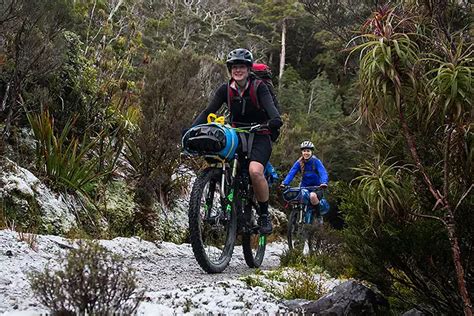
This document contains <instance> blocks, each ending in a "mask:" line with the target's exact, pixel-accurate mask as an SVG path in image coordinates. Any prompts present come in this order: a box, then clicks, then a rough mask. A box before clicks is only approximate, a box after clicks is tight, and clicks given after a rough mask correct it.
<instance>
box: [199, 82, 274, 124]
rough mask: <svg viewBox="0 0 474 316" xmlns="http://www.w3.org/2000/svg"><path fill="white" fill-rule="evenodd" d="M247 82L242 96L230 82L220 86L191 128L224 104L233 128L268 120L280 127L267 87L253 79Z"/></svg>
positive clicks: (202, 121) (203, 121)
mask: <svg viewBox="0 0 474 316" xmlns="http://www.w3.org/2000/svg"><path fill="white" fill-rule="evenodd" d="M249 80H250V82H249V84H248V86H247V88H246V89H245V91H243V93H242V96H240V94H239V92H238V91H237V90H236V89H234V88H232V87H231V81H229V82H228V83H225V84H223V85H221V86H220V87H219V88H218V89H217V90H216V92H215V94H214V97H213V98H212V100H211V102H209V104H208V106H207V107H206V109H204V111H202V112H201V113H200V114H199V115H198V117H197V118H196V119H195V120H194V122H193V126H195V125H198V124H203V123H205V122H206V119H207V116H208V115H209V114H210V113H216V112H217V111H218V110H219V109H220V108H221V107H222V105H223V104H224V103H226V104H227V106H228V108H229V111H230V122H231V124H232V125H234V126H238V125H251V124H263V123H267V122H268V121H270V120H271V121H272V125H273V126H278V127H279V126H281V118H280V113H279V112H278V110H277V108H276V107H275V104H274V103H273V97H272V95H271V93H270V91H269V90H268V87H267V86H266V85H265V84H261V82H260V80H257V79H255V78H253V77H250V78H249Z"/></svg>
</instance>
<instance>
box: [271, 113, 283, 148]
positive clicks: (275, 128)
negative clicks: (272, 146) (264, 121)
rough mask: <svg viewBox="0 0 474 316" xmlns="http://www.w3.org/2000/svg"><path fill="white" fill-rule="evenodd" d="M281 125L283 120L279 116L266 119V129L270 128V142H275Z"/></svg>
mask: <svg viewBox="0 0 474 316" xmlns="http://www.w3.org/2000/svg"><path fill="white" fill-rule="evenodd" d="M282 125H283V122H282V121H281V119H280V118H274V119H271V120H269V121H268V129H269V130H270V132H271V134H270V138H271V140H272V142H275V141H276V140H277V139H278V136H280V127H281V126H282Z"/></svg>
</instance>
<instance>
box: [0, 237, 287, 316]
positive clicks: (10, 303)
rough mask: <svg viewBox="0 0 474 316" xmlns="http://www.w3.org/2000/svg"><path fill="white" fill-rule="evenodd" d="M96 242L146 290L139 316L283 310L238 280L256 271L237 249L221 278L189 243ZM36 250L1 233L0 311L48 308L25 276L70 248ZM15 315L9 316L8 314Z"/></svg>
mask: <svg viewBox="0 0 474 316" xmlns="http://www.w3.org/2000/svg"><path fill="white" fill-rule="evenodd" d="M100 243H101V244H102V245H103V246H105V247H106V248H108V249H109V250H111V251H112V252H114V253H117V254H120V255H122V256H124V257H126V258H128V259H131V260H132V265H133V267H134V268H135V269H136V270H137V273H138V280H139V285H140V286H141V287H142V288H144V289H146V291H147V292H146V297H147V299H146V301H145V302H143V303H142V304H141V305H140V307H139V314H140V315H156V314H157V313H161V314H169V313H171V312H175V313H178V314H183V313H186V312H190V313H192V314H195V313H207V312H210V311H212V312H214V313H225V314H232V313H243V312H246V313H251V314H256V313H269V314H275V313H276V312H278V311H279V310H282V311H283V310H284V307H283V306H282V305H281V304H280V303H279V301H278V300H277V299H276V298H274V297H273V296H272V295H271V294H270V293H266V292H265V291H264V290H263V289H262V288H251V287H249V286H247V285H246V284H245V283H244V282H242V281H239V280H236V279H238V278H239V277H241V276H243V275H247V274H251V273H253V272H254V271H255V270H253V269H250V268H248V267H247V266H246V264H245V261H244V258H243V255H242V251H241V247H236V248H235V250H234V256H233V259H232V261H231V263H230V265H229V267H228V268H227V269H226V270H225V271H224V273H221V274H212V275H209V274H207V273H205V272H203V271H202V270H201V268H200V267H199V266H198V264H197V262H196V260H195V259H194V256H193V253H192V249H191V246H190V245H189V244H181V245H176V244H173V243H167V242H160V243H152V242H148V241H144V240H140V239H138V238H115V239H113V240H101V241H100ZM35 244H36V245H35V247H34V248H35V249H32V248H31V247H30V246H29V245H28V244H27V242H25V241H20V240H19V234H18V233H16V232H13V231H10V230H1V231H0V271H1V272H2V273H1V274H0V313H4V315H38V314H40V313H42V312H43V313H44V312H46V309H45V308H44V307H43V306H41V304H40V303H39V302H38V301H37V300H36V298H35V297H34V295H33V293H32V292H31V290H30V287H29V283H28V280H27V273H28V272H29V271H32V270H42V269H43V268H44V267H45V265H46V264H52V265H53V266H57V265H58V260H57V259H58V256H59V255H60V254H62V253H64V252H65V251H66V250H67V249H69V248H70V247H73V244H71V242H70V241H69V240H67V239H64V238H61V237H58V236H49V235H45V236H43V235H38V236H36V242H35ZM284 247H285V244H284V243H272V244H270V245H269V246H268V248H267V252H266V256H265V260H264V264H263V265H262V269H274V268H276V267H278V265H279V255H280V254H281V253H282V251H283V250H284ZM12 313H13V314H12Z"/></svg>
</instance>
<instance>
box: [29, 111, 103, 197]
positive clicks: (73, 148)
mask: <svg viewBox="0 0 474 316" xmlns="http://www.w3.org/2000/svg"><path fill="white" fill-rule="evenodd" d="M27 118H28V121H29V123H30V125H31V128H32V130H33V133H34V135H35V138H36V140H37V146H36V152H37V163H38V167H39V168H40V169H41V170H43V171H44V172H45V173H46V175H47V176H48V178H49V179H50V180H52V181H53V183H54V184H55V185H59V186H62V187H64V188H68V189H73V190H77V191H79V192H81V193H83V194H85V195H88V190H89V189H90V187H91V186H92V185H93V184H94V183H95V181H96V180H97V179H98V178H99V177H100V176H101V174H98V173H97V172H96V166H97V157H95V156H94V155H93V153H92V150H93V148H94V145H95V144H96V143H95V141H94V140H90V141H89V142H88V138H87V137H86V136H84V138H83V141H82V143H80V142H79V139H78V138H77V137H75V136H71V135H70V134H71V129H72V126H73V123H74V119H70V120H68V122H67V123H66V125H65V126H64V129H63V130H62V132H61V133H60V134H59V135H58V133H56V132H55V131H54V119H53V118H52V117H51V116H50V114H49V112H48V111H47V110H46V111H42V112H41V113H39V114H31V113H29V114H27Z"/></svg>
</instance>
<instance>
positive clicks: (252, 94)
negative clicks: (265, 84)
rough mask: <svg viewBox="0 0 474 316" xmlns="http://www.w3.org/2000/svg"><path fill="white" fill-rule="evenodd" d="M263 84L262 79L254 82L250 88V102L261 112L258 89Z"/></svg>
mask: <svg viewBox="0 0 474 316" xmlns="http://www.w3.org/2000/svg"><path fill="white" fill-rule="evenodd" d="M261 83H262V80H260V79H254V80H252V86H251V87H250V91H249V93H250V100H251V101H252V103H253V104H254V105H255V106H256V107H257V109H259V110H260V103H259V102H258V96H257V89H258V87H259V86H260V84H261Z"/></svg>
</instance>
